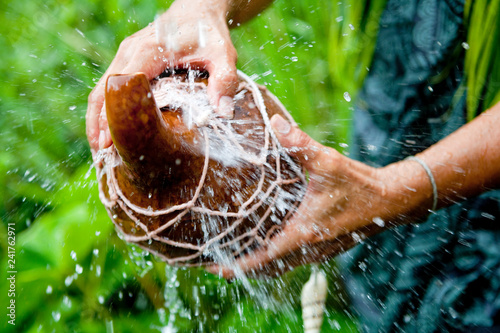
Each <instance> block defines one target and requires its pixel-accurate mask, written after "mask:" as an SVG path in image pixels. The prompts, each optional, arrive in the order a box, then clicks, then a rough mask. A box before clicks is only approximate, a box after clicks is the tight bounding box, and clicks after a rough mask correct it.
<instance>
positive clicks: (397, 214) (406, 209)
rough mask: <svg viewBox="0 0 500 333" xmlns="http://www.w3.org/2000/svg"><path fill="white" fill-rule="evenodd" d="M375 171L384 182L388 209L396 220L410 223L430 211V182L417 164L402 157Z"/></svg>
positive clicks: (431, 185) (424, 170) (432, 204)
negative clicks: (400, 159)
mask: <svg viewBox="0 0 500 333" xmlns="http://www.w3.org/2000/svg"><path fill="white" fill-rule="evenodd" d="M378 173H379V175H380V179H381V181H382V182H383V183H384V184H386V185H385V188H386V192H387V195H386V197H387V199H386V201H387V206H388V207H387V210H388V211H390V212H391V215H393V216H394V221H395V223H398V224H400V223H402V224H406V223H410V222H412V221H414V220H417V219H419V218H422V217H425V216H427V215H428V214H429V212H430V211H431V210H432V208H433V206H434V200H435V199H434V198H435V197H434V195H435V193H434V191H433V184H432V181H431V180H430V178H429V174H428V172H427V171H426V169H425V168H424V167H423V166H422V165H421V164H420V163H418V162H417V161H415V160H411V159H405V160H402V161H399V162H396V163H392V164H389V165H387V166H386V167H383V168H380V169H378Z"/></svg>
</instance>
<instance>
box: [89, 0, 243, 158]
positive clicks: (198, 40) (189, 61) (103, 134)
mask: <svg viewBox="0 0 500 333" xmlns="http://www.w3.org/2000/svg"><path fill="white" fill-rule="evenodd" d="M226 7H227V5H226V4H225V1H207V0H199V1H193V0H187V1H185V0H177V1H176V2H174V3H173V4H172V6H171V7H170V8H169V9H168V11H167V12H165V13H164V14H163V15H161V16H160V17H159V18H157V19H156V21H155V23H152V24H149V25H148V26H147V27H146V28H144V29H142V30H140V31H138V32H137V33H135V34H133V35H132V36H130V37H127V38H126V39H125V40H123V42H122V43H121V44H120V47H119V49H118V52H117V54H116V56H115V58H114V59H113V61H112V62H111V65H110V66H109V68H108V69H107V70H106V72H105V73H104V75H103V76H102V77H101V79H100V80H99V82H98V83H97V85H96V87H95V88H94V89H93V90H92V92H91V93H90V95H89V98H88V107H87V115H86V122H87V138H88V141H89V143H90V148H91V150H92V152H93V153H95V152H96V151H97V150H98V149H102V148H107V147H109V146H110V145H111V143H112V141H111V134H110V132H109V127H108V122H107V120H106V110H105V107H104V90H105V85H106V80H107V78H108V76H109V75H110V74H125V73H136V72H142V73H144V74H145V75H146V77H147V78H148V79H149V80H151V79H153V78H155V77H156V76H158V75H160V74H161V73H162V72H163V71H164V70H165V69H166V68H192V69H200V70H206V71H208V73H209V75H210V76H209V79H208V87H207V93H208V97H209V100H210V103H211V104H212V105H213V106H214V109H215V110H216V112H217V113H218V114H219V115H221V116H223V117H231V115H232V113H233V104H232V103H233V102H232V98H233V96H234V94H235V92H236V88H237V84H238V81H237V74H236V59H237V54H236V50H235V48H234V46H233V44H232V42H231V38H230V35H229V29H228V26H227V23H226V14H227V8H226Z"/></svg>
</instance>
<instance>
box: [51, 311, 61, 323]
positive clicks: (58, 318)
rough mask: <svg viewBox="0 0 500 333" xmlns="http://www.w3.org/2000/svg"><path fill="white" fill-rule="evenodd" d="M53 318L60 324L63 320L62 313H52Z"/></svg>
mask: <svg viewBox="0 0 500 333" xmlns="http://www.w3.org/2000/svg"><path fill="white" fill-rule="evenodd" d="M52 318H54V320H55V321H56V322H58V321H59V320H60V319H61V312H59V311H52Z"/></svg>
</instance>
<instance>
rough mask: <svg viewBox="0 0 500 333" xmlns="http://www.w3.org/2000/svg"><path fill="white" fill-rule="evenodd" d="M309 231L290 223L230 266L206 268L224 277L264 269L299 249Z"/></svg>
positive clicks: (306, 241) (304, 242)
mask: <svg viewBox="0 0 500 333" xmlns="http://www.w3.org/2000/svg"><path fill="white" fill-rule="evenodd" d="M309 235H310V231H309V230H308V229H307V228H304V227H302V224H301V223H290V224H288V225H287V226H285V228H284V229H283V230H282V231H281V232H280V233H279V234H277V235H276V236H274V237H273V238H271V240H270V241H269V243H268V244H267V245H266V246H265V247H263V248H261V249H258V250H256V251H255V252H251V253H249V254H247V255H245V256H244V257H242V258H240V259H238V260H236V262H235V263H234V264H233V265H232V267H227V266H212V267H210V268H208V270H209V271H210V272H212V273H214V274H217V273H219V274H221V275H222V276H223V277H224V278H226V279H232V278H234V277H235V276H236V277H237V276H240V275H246V274H252V272H254V271H259V272H260V271H265V270H266V267H267V266H269V265H270V264H271V263H273V262H274V261H276V260H278V259H279V258H281V257H283V256H284V255H285V254H287V253H289V252H293V251H295V250H298V249H300V248H301V247H303V246H304V245H305V244H307V243H308V241H309V238H310V236H309Z"/></svg>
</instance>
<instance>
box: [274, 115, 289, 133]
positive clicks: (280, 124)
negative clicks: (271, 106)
mask: <svg viewBox="0 0 500 333" xmlns="http://www.w3.org/2000/svg"><path fill="white" fill-rule="evenodd" d="M271 126H272V127H273V129H274V130H275V131H276V132H278V133H280V134H288V133H289V132H290V129H291V126H290V123H289V122H288V121H286V120H285V119H283V117H282V116H280V115H277V114H276V115H274V116H273V117H272V118H271Z"/></svg>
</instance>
